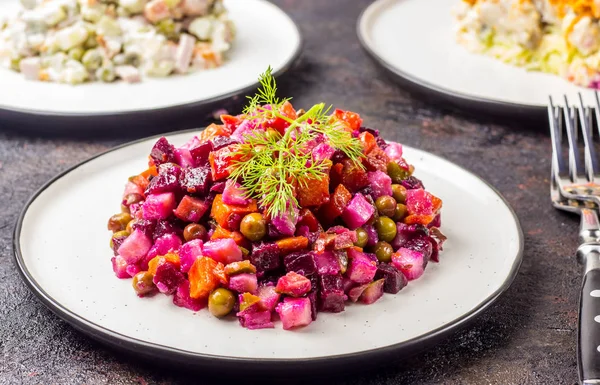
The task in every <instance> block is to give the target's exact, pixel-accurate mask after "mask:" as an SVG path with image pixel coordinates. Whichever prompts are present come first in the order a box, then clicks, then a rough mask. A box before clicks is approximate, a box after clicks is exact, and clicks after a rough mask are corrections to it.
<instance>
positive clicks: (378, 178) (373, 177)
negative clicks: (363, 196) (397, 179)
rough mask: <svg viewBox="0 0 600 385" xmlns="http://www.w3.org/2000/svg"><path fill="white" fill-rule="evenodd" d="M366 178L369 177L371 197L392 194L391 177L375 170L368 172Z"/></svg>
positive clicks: (375, 197)
mask: <svg viewBox="0 0 600 385" xmlns="http://www.w3.org/2000/svg"><path fill="white" fill-rule="evenodd" d="M367 178H368V179H369V187H370V188H371V195H372V196H373V199H377V198H379V197H381V196H391V195H392V178H390V177H389V176H388V174H386V173H385V172H383V171H379V170H377V171H375V172H368V173H367Z"/></svg>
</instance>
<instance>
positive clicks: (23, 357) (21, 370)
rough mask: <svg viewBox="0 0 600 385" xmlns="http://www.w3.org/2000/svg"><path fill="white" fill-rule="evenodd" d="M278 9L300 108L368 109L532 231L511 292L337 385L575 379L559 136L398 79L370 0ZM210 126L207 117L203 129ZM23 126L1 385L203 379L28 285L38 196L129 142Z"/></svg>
mask: <svg viewBox="0 0 600 385" xmlns="http://www.w3.org/2000/svg"><path fill="white" fill-rule="evenodd" d="M276 3H277V4H279V5H280V6H281V7H282V8H283V9H285V10H286V11H287V12H289V14H290V15H291V16H292V17H293V18H294V19H295V20H296V21H297V22H298V23H299V25H300V28H301V30H302V33H303V34H304V37H305V47H304V53H303V55H302V57H301V59H300V61H299V62H298V63H297V65H296V66H295V68H294V69H293V70H292V71H291V72H290V73H289V74H288V75H286V76H285V77H283V78H281V80H280V89H281V90H282V93H285V94H286V95H293V96H294V101H295V105H296V106H307V105H309V104H313V103H316V102H321V101H327V102H329V103H333V104H334V105H335V106H337V107H340V108H345V109H350V110H353V111H359V112H360V113H361V114H362V116H363V117H364V119H365V122H366V124H368V125H369V126H372V127H376V128H378V129H380V130H381V131H382V133H383V134H384V136H385V137H386V138H388V139H391V140H396V141H400V142H402V143H406V144H408V145H410V146H416V147H419V148H422V149H425V150H427V151H430V152H432V153H435V154H438V155H441V156H443V157H446V158H448V159H449V160H451V161H453V162H456V163H458V164H459V165H462V166H464V167H466V168H467V169H469V170H471V171H473V172H474V173H476V174H478V175H480V176H481V177H482V178H484V179H486V180H488V181H489V182H490V183H491V184H492V185H494V186H495V187H496V188H497V189H498V190H499V191H500V192H501V193H502V194H503V195H504V196H505V197H506V198H507V200H508V201H509V202H510V204H511V205H512V206H513V207H514V209H515V211H516V213H517V214H518V216H519V218H520V220H521V224H522V226H523V231H524V234H525V256H524V262H523V265H522V267H521V270H520V272H519V275H518V277H517V278H516V280H515V282H514V284H513V285H512V287H511V288H510V289H509V290H508V292H507V293H506V294H505V295H503V296H502V297H501V298H500V299H499V301H498V302H497V303H496V304H495V305H494V306H492V307H491V308H490V309H489V310H488V311H486V312H485V314H483V315H482V316H481V317H480V318H478V319H477V320H476V321H475V322H474V323H473V324H472V325H470V326H469V327H468V328H466V329H464V330H463V331H460V332H458V333H456V334H455V335H453V336H452V337H450V338H449V339H447V340H446V341H445V342H443V343H442V344H440V345H439V346H437V347H435V348H433V349H431V350H429V351H428V352H426V353H423V354H420V355H417V356H415V357H413V358H411V359H408V360H405V361H402V362H398V361H391V362H389V365H388V366H387V368H386V369H385V370H382V371H378V372H375V373H368V374H365V375H361V376H353V377H352V378H335V379H330V380H328V381H327V383H329V384H361V385H363V384H364V385H367V384H370V385H371V384H372V385H375V384H407V385H409V384H574V383H576V382H577V368H576V359H575V346H576V321H577V313H576V303H577V296H578V289H579V285H580V269H579V267H578V266H577V264H576V263H575V260H574V258H572V257H570V255H571V253H572V252H573V251H574V250H575V248H576V232H577V220H576V219H575V218H573V217H570V216H567V215H563V214H560V213H558V212H556V211H555V210H554V209H552V208H551V206H550V204H549V202H548V199H547V198H548V197H547V191H548V183H549V182H548V174H549V168H550V164H549V159H548V156H549V151H550V142H549V138H548V137H547V135H546V134H545V132H544V130H543V124H538V125H535V124H529V123H527V124H526V123H523V124H519V123H513V124H510V125H505V124H497V123H494V121H493V119H490V118H481V117H480V118H472V117H467V116H466V115H464V114H462V113H460V112H455V111H451V110H449V109H446V108H445V107H444V106H440V105H435V104H432V103H430V102H428V101H427V100H420V99H417V98H415V97H414V96H411V95H410V94H408V93H407V92H406V91H403V90H402V89H401V88H400V87H398V86H396V85H394V84H393V83H392V82H390V81H389V80H388V79H387V78H385V77H384V76H383V75H382V74H381V73H380V72H379V71H378V70H377V68H376V66H375V65H374V64H373V63H372V62H371V61H370V60H369V59H368V58H367V57H366V56H365V54H364V53H363V52H362V50H361V48H360V46H359V43H358V40H357V38H356V34H355V24H356V19H357V17H358V15H359V13H360V11H361V10H362V9H363V8H364V7H366V6H367V5H368V4H369V3H370V1H369V0H326V1H317V0H277V1H276ZM207 122H208V120H206V119H202V118H201V117H199V118H198V122H197V125H198V126H200V125H203V124H206V123H207ZM40 125H43V122H40ZM0 127H1V123H0ZM9 129H10V130H9ZM20 129H21V128H19V127H3V128H2V131H0V208H1V211H2V214H1V215H0V384H13V383H15V384H18V383H24V384H83V383H85V384H138V383H139V384H179V383H203V382H202V377H199V376H198V375H193V376H190V375H187V376H186V375H185V374H172V373H173V372H172V371H171V372H169V371H168V370H164V369H157V368H155V367H153V366H152V365H148V364H146V363H139V362H136V361H133V360H132V359H131V358H128V357H126V356H123V355H121V354H120V353H118V352H115V351H113V350H111V349H108V348H105V347H104V346H102V345H100V344H98V343H96V342H94V341H92V340H90V339H89V338H87V337H85V336H84V335H82V334H80V333H79V332H77V331H75V330H74V329H73V328H71V327H70V326H69V325H68V324H66V323H65V322H63V321H61V320H59V319H58V318H57V317H56V316H55V315H54V314H53V313H52V312H50V311H49V310H47V309H46V308H45V307H44V306H43V305H42V304H41V303H40V302H39V301H38V300H37V299H36V297H35V296H34V295H33V294H31V292H30V291H29V290H28V289H27V287H26V286H25V284H24V283H23V282H22V281H21V278H20V277H19V275H18V273H17V269H16V268H15V265H14V263H13V250H12V231H13V226H14V223H15V221H16V218H17V216H18V214H19V212H20V210H21V208H22V206H23V205H24V203H25V202H26V200H27V199H28V198H29V196H30V195H31V194H32V193H33V192H34V191H35V190H36V189H37V188H39V187H40V186H41V185H42V184H43V183H45V182H46V181H47V180H48V179H49V178H51V177H52V176H53V175H55V174H56V173H58V172H60V171H62V170H64V169H66V168H68V167H69V166H71V165H74V164H76V163H78V162H79V161H81V160H84V159H86V158H87V157H89V156H91V155H94V154H97V153H99V152H101V151H104V150H106V149H108V148H110V147H111V146H114V145H116V144H119V143H122V142H124V141H126V140H128V139H126V138H114V137H113V138H100V139H94V140H92V139H89V138H88V139H76V140H75V139H69V138H65V137H62V138H51V137H50V138H49V137H45V138H40V137H36V136H34V135H26V134H22V133H18V132H19V130H20ZM160 129H162V130H169V129H171V127H161V128H160ZM15 130H16V132H15ZM482 220H493V218H485V219H484V218H482ZM48 257H49V258H51V257H52V256H51V255H49V256H48ZM211 383H212V382H211ZM286 383H293V382H291V381H288V382H286Z"/></svg>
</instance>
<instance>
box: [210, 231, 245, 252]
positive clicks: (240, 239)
mask: <svg viewBox="0 0 600 385" xmlns="http://www.w3.org/2000/svg"><path fill="white" fill-rule="evenodd" d="M225 238H231V239H233V240H234V241H235V243H236V244H237V245H238V246H242V247H245V246H247V242H246V239H245V238H244V236H243V235H242V233H240V232H239V231H229V230H227V229H226V228H224V227H221V226H217V227H216V228H215V231H214V232H213V235H212V236H211V237H210V239H225Z"/></svg>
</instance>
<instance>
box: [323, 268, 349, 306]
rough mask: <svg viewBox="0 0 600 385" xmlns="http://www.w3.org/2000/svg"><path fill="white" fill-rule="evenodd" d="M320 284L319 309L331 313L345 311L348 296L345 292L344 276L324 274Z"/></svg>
mask: <svg viewBox="0 0 600 385" xmlns="http://www.w3.org/2000/svg"><path fill="white" fill-rule="evenodd" d="M319 284H320V291H319V309H320V310H321V311H326V312H331V313H339V312H342V311H344V307H345V305H344V302H345V301H346V299H348V297H346V295H345V294H344V288H343V278H342V276H341V275H322V276H321V277H319Z"/></svg>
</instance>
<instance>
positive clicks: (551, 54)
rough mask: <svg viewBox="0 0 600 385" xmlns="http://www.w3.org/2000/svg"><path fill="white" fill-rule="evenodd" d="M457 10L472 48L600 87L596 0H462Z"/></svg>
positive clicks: (461, 34)
mask: <svg viewBox="0 0 600 385" xmlns="http://www.w3.org/2000/svg"><path fill="white" fill-rule="evenodd" d="M455 16H456V33H457V38H458V41H459V42H460V43H461V44H462V45H464V46H465V47H466V48H467V49H469V50H471V51H473V52H477V53H483V54H486V55H489V56H493V57H495V58H497V59H500V60H502V61H504V62H507V63H510V64H513V65H517V66H522V67H525V68H527V69H530V70H535V71H543V72H548V73H552V74H555V75H559V76H561V77H562V78H565V79H567V80H568V81H570V82H572V83H575V84H577V85H580V86H584V87H590V88H600V24H599V21H600V3H599V2H598V1H597V0H461V1H460V2H459V4H458V6H457V8H456V12H455Z"/></svg>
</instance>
